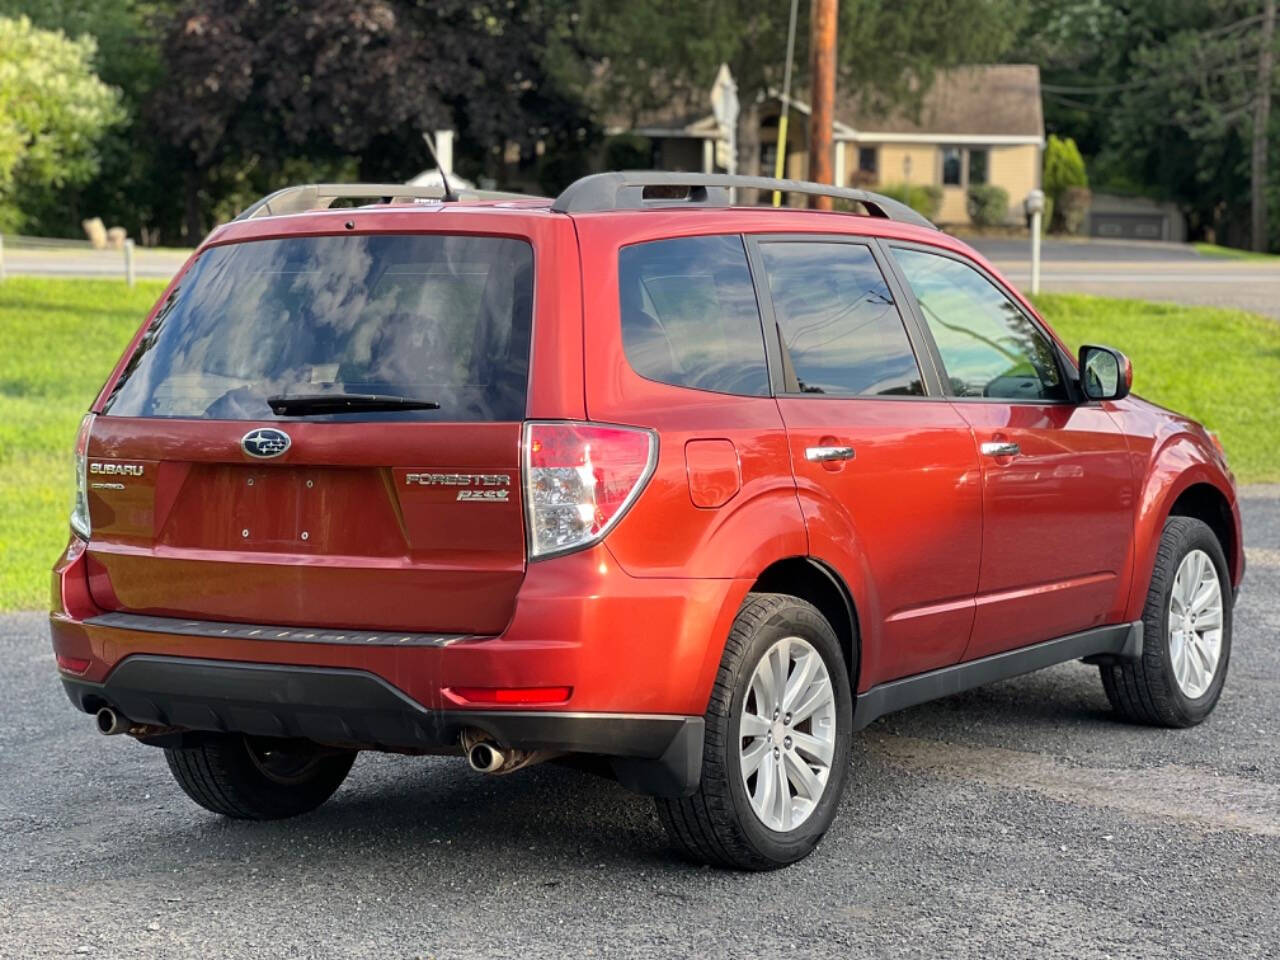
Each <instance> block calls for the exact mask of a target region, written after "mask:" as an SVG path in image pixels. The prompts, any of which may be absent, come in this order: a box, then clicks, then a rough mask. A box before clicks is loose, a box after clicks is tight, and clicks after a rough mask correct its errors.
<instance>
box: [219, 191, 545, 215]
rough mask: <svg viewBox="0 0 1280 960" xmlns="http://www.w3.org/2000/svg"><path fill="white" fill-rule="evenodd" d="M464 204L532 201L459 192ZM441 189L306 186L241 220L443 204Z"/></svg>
mask: <svg viewBox="0 0 1280 960" xmlns="http://www.w3.org/2000/svg"><path fill="white" fill-rule="evenodd" d="M455 192H456V193H457V194H458V196H459V199H462V200H528V199H530V195H529V194H525V193H503V192H501V191H498V190H457V191H455ZM443 199H444V195H443V192H442V189H441V188H440V187H439V186H429V187H413V186H409V185H408V184H404V183H304V184H300V185H299V186H294V187H285V188H284V189H283V190H277V191H276V192H275V193H272V194H268V195H267V196H265V197H263V198H262V199H261V200H259V201H258V202H257V203H254V204H252V205H250V206H249V207H248V208H247V209H245V210H244V211H243V212H242V213H241V214H240V215H239V216H238V217H236V219H237V220H252V219H253V218H254V217H278V216H281V215H283V214H287V213H305V212H306V211H308V210H326V209H328V208H329V207H330V206H332V205H333V202H334V201H335V200H367V201H369V202H370V203H406V202H409V201H413V200H443Z"/></svg>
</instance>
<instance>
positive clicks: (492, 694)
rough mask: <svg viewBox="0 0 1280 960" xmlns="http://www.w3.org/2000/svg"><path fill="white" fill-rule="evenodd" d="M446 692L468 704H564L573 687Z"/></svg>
mask: <svg viewBox="0 0 1280 960" xmlns="http://www.w3.org/2000/svg"><path fill="white" fill-rule="evenodd" d="M446 692H448V693H451V694H453V695H454V697H456V698H457V699H459V700H464V701H466V702H467V703H500V704H514V703H564V702H565V701H566V700H568V699H569V695H570V694H572V693H573V687H449V688H447V691H446Z"/></svg>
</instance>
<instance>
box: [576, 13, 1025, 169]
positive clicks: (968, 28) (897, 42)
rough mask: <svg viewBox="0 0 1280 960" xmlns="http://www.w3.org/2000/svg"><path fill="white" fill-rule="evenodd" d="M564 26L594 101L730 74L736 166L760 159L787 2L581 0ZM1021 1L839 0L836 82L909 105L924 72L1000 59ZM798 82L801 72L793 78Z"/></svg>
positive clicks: (800, 32)
mask: <svg viewBox="0 0 1280 960" xmlns="http://www.w3.org/2000/svg"><path fill="white" fill-rule="evenodd" d="M578 6H579V8H580V14H579V15H578V16H577V17H576V18H575V19H574V21H573V22H574V32H575V36H576V37H577V38H578V40H579V42H580V45H581V47H582V49H583V50H584V51H586V53H587V55H588V57H589V58H591V59H592V60H594V61H595V63H596V70H595V71H594V73H593V74H592V75H591V77H590V84H589V89H590V91H591V94H592V97H593V101H594V103H595V104H596V105H597V107H598V108H604V109H609V110H617V109H618V108H619V107H620V106H622V107H627V108H630V109H632V110H633V111H640V110H644V109H647V108H653V107H656V106H660V105H662V104H663V103H664V102H666V101H667V100H669V98H671V97H673V96H681V97H684V98H686V99H687V100H688V101H689V102H694V101H695V100H696V101H697V102H698V103H701V104H705V103H706V93H707V91H708V90H709V89H710V87H711V83H712V80H713V79H714V77H715V73H716V70H717V68H718V67H719V65H720V64H721V63H727V64H728V65H729V69H730V70H731V71H732V72H733V75H734V79H735V80H736V82H737V84H738V98H739V101H740V102H741V105H742V109H741V113H740V115H739V120H738V154H739V165H738V169H739V171H740V172H742V173H746V174H757V173H759V165H760V160H759V158H760V149H759V142H758V141H759V129H760V123H759V121H760V115H759V101H760V99H761V97H762V96H763V95H764V94H765V93H766V92H767V91H768V90H770V89H780V88H781V86H782V70H783V63H784V58H785V54H786V49H785V47H786V39H787V17H788V14H789V11H790V5H789V4H788V3H786V2H782V0H778V2H769V3H762V2H759V0H608V2H605V0H588V2H586V3H582V4H579V5H578ZM809 6H810V4H809V3H808V2H807V0H802V2H801V4H800V16H801V22H800V24H799V27H798V29H797V49H796V63H797V64H798V65H803V64H807V63H808V62H809V56H808V49H807V47H808V44H807V37H808V35H809V29H808V16H809ZM1024 7H1025V2H1024V0H841V2H840V10H839V18H840V19H839V27H838V32H837V37H838V44H839V55H838V64H837V81H836V82H837V88H838V93H839V95H841V96H845V95H848V94H849V93H851V92H855V93H857V94H858V95H860V96H861V97H862V99H863V100H864V101H866V102H867V103H868V105H874V106H880V107H886V106H893V105H900V104H904V103H905V104H908V105H909V104H910V101H912V100H913V99H914V98H917V97H919V96H920V95H921V93H922V92H923V90H924V89H925V88H926V87H927V85H928V83H929V81H930V79H931V76H932V71H933V70H934V69H935V68H937V67H941V66H947V65H951V64H955V63H962V62H982V61H990V60H993V59H996V58H998V57H999V56H1000V55H1001V54H1002V53H1003V52H1004V50H1005V49H1006V48H1007V47H1008V45H1009V44H1010V43H1011V42H1012V40H1013V39H1014V37H1015V36H1016V34H1017V31H1018V29H1019V27H1020V26H1021V23H1022V19H1023V13H1024ZM799 80H800V82H801V83H802V84H803V82H804V80H805V78H804V76H803V71H801V75H800V77H799Z"/></svg>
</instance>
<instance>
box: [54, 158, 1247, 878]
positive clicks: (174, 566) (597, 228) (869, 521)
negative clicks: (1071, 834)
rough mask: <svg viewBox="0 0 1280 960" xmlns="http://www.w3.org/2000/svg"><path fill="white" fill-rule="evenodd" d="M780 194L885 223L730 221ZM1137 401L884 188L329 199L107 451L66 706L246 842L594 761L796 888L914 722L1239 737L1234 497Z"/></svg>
mask: <svg viewBox="0 0 1280 960" xmlns="http://www.w3.org/2000/svg"><path fill="white" fill-rule="evenodd" d="M775 186H777V187H780V188H781V189H783V190H786V191H789V192H791V193H809V194H813V193H821V194H827V195H830V196H833V197H838V198H840V199H841V200H842V201H844V202H845V203H846V205H848V206H849V207H850V208H851V209H856V210H857V211H859V212H856V213H853V212H848V213H842V212H820V211H807V210H798V209H790V208H786V207H783V208H779V209H775V208H772V207H754V206H741V207H739V206H733V205H731V202H730V195H729V191H730V189H735V188H736V189H744V188H748V189H753V190H754V189H772V188H774V187H775ZM336 200H342V202H343V204H345V205H344V206H341V207H340V208H336V209H335V208H331V206H332V204H333V203H334V202H335V201H336ZM353 202H354V203H355V204H357V205H354V206H353V205H351V204H352V203H353ZM1131 379H1132V372H1131V368H1130V366H1129V363H1128V361H1127V360H1126V359H1125V357H1124V356H1123V355H1121V354H1120V353H1118V352H1116V351H1115V350H1111V349H1108V348H1106V347H1098V346H1086V347H1083V348H1081V350H1080V353H1079V357H1078V359H1077V358H1074V357H1072V356H1071V354H1070V353H1069V352H1068V350H1067V349H1066V347H1065V346H1064V345H1063V343H1062V342H1061V341H1060V340H1059V339H1058V338H1057V337H1056V336H1055V335H1054V333H1053V332H1052V331H1051V330H1050V329H1049V328H1048V326H1047V325H1046V324H1045V323H1044V321H1043V320H1042V319H1041V318H1040V317H1039V316H1038V315H1037V314H1036V311H1035V310H1034V308H1033V307H1032V306H1031V305H1030V304H1029V303H1028V302H1027V301H1026V300H1025V299H1024V298H1023V297H1022V296H1020V295H1019V294H1018V293H1017V291H1015V290H1014V289H1013V288H1012V287H1011V286H1010V285H1009V284H1008V283H1006V282H1005V281H1004V280H1002V279H1001V277H1000V276H999V274H997V273H996V271H994V270H993V269H992V268H991V267H990V266H989V265H988V264H987V263H985V262H984V261H983V259H982V258H981V257H979V256H978V255H977V254H975V253H974V252H973V251H972V250H970V249H969V248H968V247H967V246H965V245H964V244H963V243H960V242H959V241H957V240H954V239H952V238H951V237H948V236H946V235H945V234H943V233H940V232H939V231H938V230H936V229H934V228H933V227H932V225H930V224H929V223H928V222H927V221H925V220H923V219H922V218H921V217H919V216H918V215H917V214H915V213H914V212H912V211H911V210H909V209H907V208H906V207H903V206H902V205H900V204H897V203H895V202H894V201H892V200H890V199H887V198H884V197H880V196H877V195H875V194H868V193H864V192H861V191H856V190H843V189H834V188H830V187H821V186H818V185H815V184H806V183H798V182H793V181H783V182H778V181H769V180H762V179H758V178H728V177H723V176H711V175H694V174H663V173H612V174H599V175H596V176H591V177H587V178H585V179H582V180H579V181H578V182H577V183H575V184H573V185H572V186H571V187H569V188H568V189H567V190H565V191H564V192H563V193H562V194H561V195H560V196H559V197H557V198H556V199H555V200H554V201H549V200H540V199H529V198H524V199H508V198H493V197H489V198H480V199H476V198H472V199H470V200H466V201H464V202H445V201H441V200H439V199H433V200H429V201H428V200H424V199H423V198H422V197H421V196H420V195H419V192H418V191H415V190H413V189H411V188H405V187H398V186H379V185H373V186H341V187H325V186H314V185H312V186H308V187H300V188H291V189H288V190H284V191H281V192H280V193H278V194H274V195H272V196H271V197H268V198H266V199H265V200H263V201H260V202H259V203H258V204H257V205H255V206H254V207H252V208H251V209H249V210H248V211H246V212H245V213H244V214H243V215H242V216H241V217H240V218H239V219H237V220H236V221H235V222H233V223H230V224H227V225H225V226H223V227H221V228H219V229H217V230H215V231H214V232H213V234H212V235H211V236H210V237H209V238H208V239H207V240H206V241H205V242H204V244H203V245H202V246H201V248H200V249H199V250H198V251H197V252H196V254H195V255H194V256H193V257H192V258H191V260H190V261H189V262H188V263H187V265H186V266H185V267H184V268H183V270H182V271H181V273H180V274H179V275H178V277H177V278H176V279H175V280H174V281H173V283H172V284H171V286H170V287H169V289H168V290H167V291H166V292H165V294H164V295H163V297H161V299H160V302H159V303H158V304H157V306H156V307H155V309H154V311H153V312H152V314H151V315H150V316H149V317H148V318H147V320H146V322H145V323H144V324H143V326H142V328H141V330H139V332H138V334H137V336H136V337H135V339H134V341H133V343H131V344H130V346H129V348H128V349H127V350H126V351H125V354H124V356H123V357H122V358H121V360H120V362H119V364H118V365H117V367H116V369H115V370H114V371H113V372H112V374H111V376H110V378H109V379H108V380H107V383H106V385H105V386H104V388H103V390H102V392H101V394H100V395H99V396H98V398H97V399H96V400H95V401H94V403H93V406H92V408H91V412H90V413H89V414H88V415H87V416H86V417H85V419H84V423H83V425H82V427H81V429H80V435H79V439H78V441H77V446H76V457H77V471H76V476H77V481H78V485H79V486H78V492H77V497H76V503H75V509H74V513H73V515H72V518H71V528H72V534H73V535H72V536H71V538H70V543H69V545H68V546H67V549H66V551H65V553H64V554H63V555H62V557H61V558H60V559H59V561H58V563H57V566H56V568H55V572H54V580H53V613H52V634H53V646H54V650H55V652H56V654H57V663H58V668H59V670H60V674H61V678H62V682H63V684H64V685H65V687H66V689H67V692H68V693H69V695H70V697H71V700H72V702H73V703H74V704H75V705H76V706H78V707H79V708H80V709H82V710H85V711H88V712H90V713H94V714H96V718H97V725H98V727H99V729H100V730H101V731H102V732H103V733H127V734H130V735H132V736H133V737H135V738H137V739H138V740H140V741H141V742H143V743H147V744H153V745H156V746H159V747H162V748H163V749H164V751H165V755H166V757H167V759H168V763H169V767H170V769H171V770H172V772H173V775H174V777H175V778H176V780H177V781H178V784H179V785H180V786H181V787H182V789H183V790H185V791H186V792H187V793H188V794H189V795H190V796H191V798H192V799H193V800H194V801H195V802H196V803H198V804H200V805H201V806H204V807H206V808H208V809H210V810H213V811H216V812H218V813H222V814H225V815H228V816H232V817H245V818H272V817H285V816H289V815H292V814H298V813H302V812H304V811H307V810H310V809H312V808H314V807H316V806H317V805H319V804H321V803H322V802H324V801H325V799H327V798H328V797H329V796H330V795H331V794H332V793H333V792H334V791H335V790H336V789H337V788H338V786H339V785H340V784H341V782H342V780H343V778H344V777H345V776H346V774H347V771H348V770H349V769H350V767H351V764H352V761H353V759H354V758H355V756H356V753H357V751H359V750H386V751H395V752H400V753H407V754H432V753H441V754H459V753H461V754H464V755H465V756H466V757H467V758H468V760H469V761H470V763H471V765H472V766H473V767H474V768H476V769H477V770H482V771H486V772H490V773H506V772H510V771H512V770H515V769H518V768H520V767H523V766H526V765H528V764H531V763H536V762H538V761H541V760H545V759H551V758H562V759H565V758H567V759H571V760H572V762H575V763H577V764H579V765H588V766H591V767H593V768H595V769H597V770H599V771H601V772H604V773H607V774H609V775H611V776H613V777H616V778H617V780H619V781H620V782H621V783H622V784H624V785H625V786H627V787H629V788H631V789H633V790H636V791H639V792H642V793H647V794H651V795H653V796H655V797H656V798H657V806H658V812H659V814H660V816H661V819H662V821H663V822H664V824H665V825H666V827H667V829H668V831H669V832H670V834H671V837H672V839H673V841H674V842H675V844H676V845H677V846H678V847H680V848H681V849H682V850H684V851H685V852H686V853H688V854H689V855H691V856H693V857H696V858H699V859H702V860H706V861H710V862H713V863H717V864H723V865H728V866H733V867H740V868H749V869H762V868H769V867H774V866H779V865H782V864H787V863H791V862H793V861H795V860H797V859H799V858H801V857H803V856H805V855H806V854H807V853H809V851H811V850H812V849H813V848H814V846H815V845H816V844H817V843H818V841H819V840H820V839H821V837H822V835H823V833H824V831H826V829H827V828H828V826H829V825H830V824H831V821H832V818H833V816H834V814H835V811H836V808H837V806H838V804H839V801H840V796H841V791H842V788H843V787H844V784H845V780H846V776H847V773H848V757H849V748H850V738H851V737H852V736H853V734H854V732H855V731H857V730H859V729H860V728H862V727H865V726H866V725H867V724H868V723H870V722H871V721H873V720H874V719H875V718H877V717H879V716H881V715H882V714H885V713H887V712H889V711H892V710H898V709H901V708H903V707H907V706H910V705H912V704H917V703H921V702H923V701H926V700H930V699H932V698H935V697H940V696H944V695H946V694H950V693H954V692H956V691H958V690H963V689H965V688H969V687H973V686H975V685H977V684H982V683H986V682H989V681H993V680H999V679H1002V678H1005V677H1011V676H1014V675H1017V674H1021V673H1025V672H1027V671H1030V670H1035V669H1037V668H1040V667H1044V666H1048V665H1050V664H1055V663H1059V662H1062V661H1066V660H1072V659H1083V660H1085V661H1086V662H1089V663H1095V664H1097V665H1098V666H1099V669H1100V671H1101V674H1102V682H1103V685H1104V686H1105V688H1106V693H1107V696H1108V697H1109V698H1110V701H1111V703H1112V704H1113V706H1114V708H1115V710H1116V712H1117V713H1118V714H1119V715H1120V716H1121V717H1124V718H1125V719H1128V720H1132V721H1139V722H1144V723H1152V724H1162V725H1166V726H1175V727H1181V726H1189V725H1192V724H1195V723H1198V722H1199V721H1201V720H1203V719H1204V718H1205V717H1206V716H1207V715H1208V714H1209V713H1210V711H1212V709H1213V707H1214V705H1215V703H1216V702H1217V700H1218V697H1219V695H1220V694H1221V691H1222V686H1223V681H1224V679H1225V677H1226V673H1227V662H1228V659H1229V657H1230V653H1231V616H1232V605H1233V602H1234V598H1235V594H1236V592H1237V589H1238V585H1239V583H1240V579H1241V576H1242V574H1243V568H1244V554H1243V550H1242V547H1241V543H1242V538H1241V531H1240V516H1239V511H1238V509H1237V505H1236V494H1235V486H1234V479H1233V477H1232V474H1231V472H1230V470H1229V469H1228V467H1227V465H1226V463H1225V462H1224V459H1223V455H1222V452H1221V450H1220V448H1219V446H1218V445H1217V443H1216V441H1215V439H1214V438H1213V437H1212V436H1211V435H1209V434H1208V433H1206V431H1205V430H1204V429H1203V428H1202V427H1201V426H1200V425H1198V424H1196V423H1194V422H1192V421H1189V420H1187V419H1184V418H1183V417H1180V416H1178V415H1176V414H1174V413H1170V412H1169V411H1167V410H1163V409H1161V408H1159V407H1156V406H1154V405H1153V404H1150V403H1147V402H1145V401H1143V400H1140V399H1138V398H1137V397H1136V396H1131V395H1129V387H1130V383H1131Z"/></svg>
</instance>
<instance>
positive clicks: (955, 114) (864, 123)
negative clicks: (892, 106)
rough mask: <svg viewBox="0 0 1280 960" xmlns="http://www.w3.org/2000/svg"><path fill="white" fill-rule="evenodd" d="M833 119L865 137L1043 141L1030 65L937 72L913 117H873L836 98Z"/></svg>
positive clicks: (903, 113) (903, 112)
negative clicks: (893, 135) (1023, 138)
mask: <svg viewBox="0 0 1280 960" xmlns="http://www.w3.org/2000/svg"><path fill="white" fill-rule="evenodd" d="M835 115H836V119H837V120H839V121H840V122H842V123H845V124H847V125H848V126H850V127H852V128H853V129H854V130H857V131H859V132H866V133H898V134H943V135H946V134H950V135H959V136H998V137H1008V136H1027V137H1032V136H1034V137H1038V138H1042V137H1043V136H1044V112H1043V109H1042V106H1041V99H1040V68H1039V67H1038V66H1036V65H1034V64H1030V63H1002V64H996V65H990V66H967V67H953V68H951V69H949V70H939V71H938V72H937V74H936V75H935V76H934V81H933V85H932V86H930V87H929V89H928V90H927V91H926V92H925V94H924V97H923V99H922V101H921V103H920V109H919V111H918V112H915V111H912V110H907V109H898V110H893V111H890V112H888V113H879V114H877V113H874V112H869V111H867V110H864V109H862V108H861V107H860V104H859V102H858V98H857V97H854V96H845V97H840V96H839V95H837V101H836V110H835Z"/></svg>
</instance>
